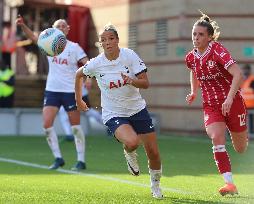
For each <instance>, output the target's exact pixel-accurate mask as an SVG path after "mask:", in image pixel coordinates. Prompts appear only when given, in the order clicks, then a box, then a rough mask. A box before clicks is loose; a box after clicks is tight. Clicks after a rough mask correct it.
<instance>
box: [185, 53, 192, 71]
mask: <svg viewBox="0 0 254 204" xmlns="http://www.w3.org/2000/svg"><path fill="white" fill-rule="evenodd" d="M185 64H186V66H187V68H188V69H191V66H190V60H189V57H188V55H187V56H186V57H185Z"/></svg>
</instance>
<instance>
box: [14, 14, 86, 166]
mask: <svg viewBox="0 0 254 204" xmlns="http://www.w3.org/2000/svg"><path fill="white" fill-rule="evenodd" d="M16 24H17V25H18V26H20V27H21V28H22V30H23V31H24V33H25V34H26V36H27V37H28V38H30V39H31V40H32V41H33V42H34V43H37V40H38V36H36V35H35V34H34V33H33V31H32V30H31V29H30V28H28V27H27V26H26V24H25V23H24V20H23V18H22V17H20V16H19V17H18V18H17V20H16ZM52 27H55V28H58V29H59V30H61V31H62V32H63V33H64V34H65V35H66V36H67V34H68V32H69V30H70V27H69V25H68V24H67V22H66V21H65V20H64V19H59V20H57V21H55V22H54V24H53V26H52ZM87 60H88V58H87V55H86V53H85V52H84V51H83V49H82V48H81V47H80V46H79V45H78V44H77V43H74V42H71V41H69V40H67V44H66V47H65V49H64V51H63V52H62V53H61V54H60V55H58V56H54V57H48V62H49V73H48V77H47V83H46V90H45V96H44V107H43V111H42V114H43V127H44V131H45V134H46V136H47V141H48V144H49V147H50V149H51V151H52V153H53V155H54V157H55V161H54V163H53V164H52V165H51V166H50V167H49V169H57V168H59V167H61V166H63V165H64V164H65V161H64V159H63V158H62V154H61V151H60V148H59V144H58V138H57V135H56V132H55V130H54V127H53V123H54V119H55V117H56V115H57V112H58V110H59V108H60V107H61V106H63V107H64V109H65V110H66V111H67V112H68V117H69V121H70V124H71V128H72V133H73V135H74V137H75V144H76V150H77V163H76V164H75V166H74V167H73V168H72V170H81V169H86V163H85V135H84V133H83V130H82V128H81V126H80V112H79V111H78V110H77V107H76V101H75V93H74V81H75V72H76V70H77V69H78V63H82V64H85V63H86V62H87Z"/></svg>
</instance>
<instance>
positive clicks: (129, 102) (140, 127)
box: [75, 24, 163, 199]
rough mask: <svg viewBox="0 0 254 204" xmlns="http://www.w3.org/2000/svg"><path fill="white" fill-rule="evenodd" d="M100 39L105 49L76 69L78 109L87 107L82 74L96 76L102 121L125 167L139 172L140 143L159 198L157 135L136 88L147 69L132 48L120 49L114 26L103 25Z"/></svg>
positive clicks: (146, 82)
mask: <svg viewBox="0 0 254 204" xmlns="http://www.w3.org/2000/svg"><path fill="white" fill-rule="evenodd" d="M100 42H101V45H102V47H103V50H104V52H103V53H101V54H100V55H98V56H97V57H96V58H93V59H91V61H89V62H88V63H87V64H86V65H85V66H83V67H81V68H80V69H79V70H78V71H77V74H76V82H75V83H76V84H75V93H76V101H77V106H78V108H79V109H80V110H84V111H86V110H88V107H87V105H86V103H85V102H84V101H83V100H82V83H83V77H84V78H86V76H90V77H96V80H97V83H98V85H99V88H100V90H101V106H102V118H103V122H104V124H105V125H106V126H108V128H109V129H110V130H111V132H113V133H114V135H115V137H116V138H117V139H118V140H119V141H120V142H122V143H123V147H124V155H125V157H126V160H127V165H128V170H129V171H130V173H131V174H133V175H136V176H138V175H139V173H140V170H139V166H138V162H137V158H136V149H137V148H138V146H139V144H140V143H141V142H142V143H143V146H144V148H145V151H146V154H147V157H148V167H149V173H150V176H151V190H152V196H153V197H155V198H159V199H161V198H162V197H163V195H162V192H161V189H160V178H161V173H162V169H161V160H160V154H159V150H158V146H157V141H156V140H157V139H156V134H155V131H154V127H153V124H152V120H151V117H150V115H149V113H148V111H147V109H146V102H145V100H144V99H143V98H142V97H141V95H140V93H139V88H142V89H147V88H148V87H149V80H148V77H147V74H146V72H147V68H146V66H145V64H144V62H143V61H142V60H141V59H140V58H139V57H138V55H137V54H136V53H135V52H134V51H132V50H130V49H127V48H119V45H118V44H119V37H118V33H117V30H116V29H115V27H114V26H113V25H111V24H108V25H106V26H105V27H104V30H103V32H102V33H101V34H100Z"/></svg>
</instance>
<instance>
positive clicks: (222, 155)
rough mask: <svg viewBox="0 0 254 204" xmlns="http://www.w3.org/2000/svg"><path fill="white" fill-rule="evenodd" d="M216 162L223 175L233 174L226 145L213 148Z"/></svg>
mask: <svg viewBox="0 0 254 204" xmlns="http://www.w3.org/2000/svg"><path fill="white" fill-rule="evenodd" d="M213 154H214V160H215V163H216V165H217V167H218V170H219V172H220V173H221V174H223V173H226V172H231V163H230V159H229V156H228V153H227V151H226V148H225V145H216V146H213Z"/></svg>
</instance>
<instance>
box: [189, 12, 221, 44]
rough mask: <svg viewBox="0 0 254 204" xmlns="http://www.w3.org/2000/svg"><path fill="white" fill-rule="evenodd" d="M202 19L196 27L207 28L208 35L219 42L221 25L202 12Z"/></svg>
mask: <svg viewBox="0 0 254 204" xmlns="http://www.w3.org/2000/svg"><path fill="white" fill-rule="evenodd" d="M199 12H200V13H201V15H202V16H201V17H200V18H199V20H197V21H196V22H195V23H194V26H202V27H206V28H207V32H208V35H210V36H211V37H212V39H213V40H214V41H217V40H218V38H219V36H220V31H219V28H220V27H219V25H218V23H217V22H216V21H214V20H211V19H210V17H209V16H208V15H206V14H204V13H203V12H202V11H201V10H199Z"/></svg>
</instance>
